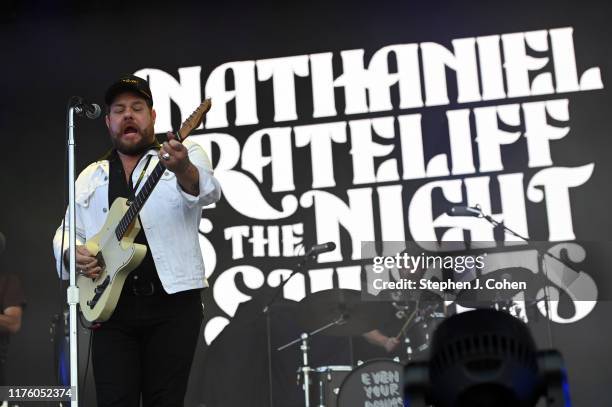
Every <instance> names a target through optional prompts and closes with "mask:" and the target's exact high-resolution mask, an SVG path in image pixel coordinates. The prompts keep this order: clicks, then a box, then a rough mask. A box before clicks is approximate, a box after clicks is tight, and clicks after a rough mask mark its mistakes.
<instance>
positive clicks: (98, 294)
mask: <svg viewBox="0 0 612 407" xmlns="http://www.w3.org/2000/svg"><path fill="white" fill-rule="evenodd" d="M109 284H110V276H106V278H105V279H104V281H103V282H102V284H100V285H98V286H96V288H95V289H94V292H95V293H96V294H95V295H94V297H93V298H92V299H91V300H89V301H87V305H88V306H89V308H91V309H93V307H95V306H96V304H97V303H98V301H99V300H100V297H101V296H102V294H104V291H105V290H106V287H108V285H109Z"/></svg>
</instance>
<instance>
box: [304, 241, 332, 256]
mask: <svg viewBox="0 0 612 407" xmlns="http://www.w3.org/2000/svg"><path fill="white" fill-rule="evenodd" d="M335 249H336V244H335V243H334V242H327V243H321V244H316V245H314V246H312V247H311V248H310V250H308V256H316V255H319V254H321V253H325V252H331V251H332V250H335Z"/></svg>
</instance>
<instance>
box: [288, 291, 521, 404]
mask: <svg viewBox="0 0 612 407" xmlns="http://www.w3.org/2000/svg"><path fill="white" fill-rule="evenodd" d="M429 294H431V293H429ZM453 297H454V299H455V302H456V304H457V305H460V304H464V305H463V306H464V307H466V306H474V304H475V302H474V301H470V300H472V298H470V297H469V295H468V294H466V293H461V292H459V293H456V294H455V295H454V296H453ZM389 303H391V305H392V306H393V308H390V306H389ZM445 304H446V303H445V301H444V299H443V298H442V297H441V296H438V295H428V296H426V297H421V298H420V299H414V298H410V299H409V300H406V299H404V300H402V298H400V297H399V296H394V295H393V293H392V294H391V298H390V299H389V301H381V300H380V297H374V296H371V295H369V294H364V293H362V292H360V291H355V290H346V289H331V290H325V291H319V292H316V293H313V294H311V295H309V296H307V297H306V298H304V299H303V300H302V301H301V302H300V303H299V304H298V307H297V314H296V319H297V322H298V323H299V325H300V326H301V328H302V329H303V330H304V332H303V333H302V334H301V335H300V337H299V338H296V339H295V340H293V341H291V342H289V343H287V344H285V345H283V346H281V347H279V348H278V349H277V350H278V351H281V350H283V349H286V348H289V347H291V346H294V345H298V344H299V345H300V350H301V355H302V363H301V366H300V367H299V368H298V370H297V374H298V380H297V383H298V386H301V390H302V391H303V393H304V406H305V407H311V406H316V407H356V406H364V407H366V406H379V405H380V406H398V407H399V406H403V401H402V393H403V389H402V386H403V366H404V365H405V364H406V363H408V362H412V361H415V360H424V359H427V358H428V357H429V348H430V344H431V339H432V336H433V332H434V330H435V329H436V327H437V326H438V325H439V324H440V323H441V322H442V321H443V320H444V318H446V317H447V316H448V310H447V308H446V305H445ZM477 305H478V307H479V308H482V307H487V308H495V309H499V310H502V311H506V312H508V313H509V314H511V315H513V316H515V317H517V318H519V319H522V318H521V317H520V311H519V310H517V305H516V303H514V304H511V303H509V302H507V301H496V300H495V299H486V300H484V301H483V300H482V299H479V303H478V304H477ZM390 309H394V310H395V313H394V317H395V318H396V320H397V322H399V323H401V328H400V330H399V332H398V333H397V335H395V339H397V340H399V341H400V344H401V345H400V346H401V347H402V348H401V357H396V358H394V359H374V360H370V361H366V362H365V363H362V362H358V363H357V366H348V365H331V366H317V367H311V366H309V350H310V342H309V340H310V338H311V337H312V336H314V335H319V334H321V335H329V336H358V335H362V334H364V333H366V332H370V331H372V330H374V329H378V328H379V327H380V325H381V321H382V320H384V319H385V318H388V316H389V311H390ZM398 325H399V324H398Z"/></svg>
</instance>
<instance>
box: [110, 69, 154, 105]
mask: <svg viewBox="0 0 612 407" xmlns="http://www.w3.org/2000/svg"><path fill="white" fill-rule="evenodd" d="M123 92H134V93H137V94H139V95H141V96H142V97H144V98H145V100H146V101H147V104H148V105H149V106H153V97H152V96H151V88H149V82H147V81H145V80H144V79H142V78H139V77H138V76H136V75H124V76H122V77H121V78H119V80H118V81H117V82H115V83H113V84H112V85H111V86H109V88H108V89H107V91H106V95H105V96H104V102H105V103H106V105H107V106H110V105H111V104H112V103H113V100H115V98H116V97H117V95H119V94H120V93H123Z"/></svg>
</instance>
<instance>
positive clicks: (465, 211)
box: [446, 206, 482, 216]
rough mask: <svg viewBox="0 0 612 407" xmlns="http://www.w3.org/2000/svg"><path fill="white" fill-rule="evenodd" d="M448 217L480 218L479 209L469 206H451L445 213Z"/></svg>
mask: <svg viewBox="0 0 612 407" xmlns="http://www.w3.org/2000/svg"><path fill="white" fill-rule="evenodd" d="M446 213H447V214H448V215H450V216H481V215H482V213H481V212H480V208H473V207H471V206H453V207H452V208H451V209H450V211H448V212H446Z"/></svg>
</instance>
